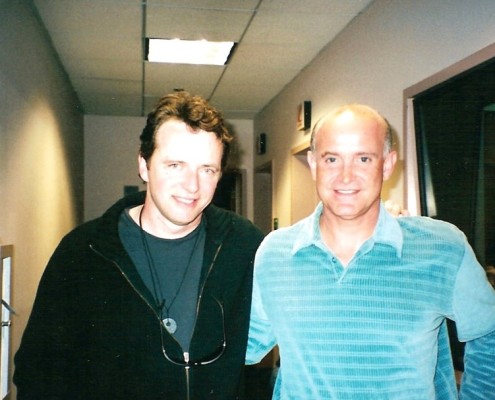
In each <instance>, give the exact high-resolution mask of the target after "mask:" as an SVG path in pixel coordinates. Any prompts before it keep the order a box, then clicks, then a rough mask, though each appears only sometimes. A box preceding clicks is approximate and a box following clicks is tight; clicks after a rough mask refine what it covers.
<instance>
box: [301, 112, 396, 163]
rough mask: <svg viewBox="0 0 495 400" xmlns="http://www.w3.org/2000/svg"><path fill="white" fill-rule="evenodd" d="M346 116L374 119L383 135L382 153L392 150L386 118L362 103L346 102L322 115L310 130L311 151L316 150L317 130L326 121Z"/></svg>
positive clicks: (326, 122) (390, 133)
mask: <svg viewBox="0 0 495 400" xmlns="http://www.w3.org/2000/svg"><path fill="white" fill-rule="evenodd" d="M347 116H349V117H350V116H354V117H359V118H362V119H365V120H371V121H375V122H376V123H377V124H378V126H379V127H380V129H381V130H382V131H383V135H384V138H385V140H384V148H383V154H384V155H386V154H388V153H389V152H390V151H391V150H392V146H393V143H392V129H391V128H390V125H389V123H388V122H387V120H386V119H385V118H384V117H382V115H381V114H380V113H379V112H378V111H376V110H375V109H373V108H371V107H369V106H367V105H364V104H347V105H344V106H340V107H338V108H337V109H335V110H333V111H331V112H330V113H328V114H326V115H324V116H323V117H322V118H321V119H320V120H319V121H318V122H317V123H316V124H315V126H314V128H313V131H312V132H311V142H310V145H311V151H313V152H314V151H315V150H316V136H317V135H318V132H319V131H320V130H321V129H322V128H324V127H325V126H326V125H327V124H328V123H331V122H333V121H335V120H336V119H339V118H346V117H347Z"/></svg>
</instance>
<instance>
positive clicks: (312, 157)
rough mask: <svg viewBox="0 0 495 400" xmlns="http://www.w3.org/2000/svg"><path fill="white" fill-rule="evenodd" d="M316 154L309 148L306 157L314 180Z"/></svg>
mask: <svg viewBox="0 0 495 400" xmlns="http://www.w3.org/2000/svg"><path fill="white" fill-rule="evenodd" d="M315 156H316V155H315V154H314V153H313V152H312V151H311V150H308V153H307V155H306V157H307V160H308V165H309V169H310V170H311V177H312V178H313V180H314V181H316V159H315Z"/></svg>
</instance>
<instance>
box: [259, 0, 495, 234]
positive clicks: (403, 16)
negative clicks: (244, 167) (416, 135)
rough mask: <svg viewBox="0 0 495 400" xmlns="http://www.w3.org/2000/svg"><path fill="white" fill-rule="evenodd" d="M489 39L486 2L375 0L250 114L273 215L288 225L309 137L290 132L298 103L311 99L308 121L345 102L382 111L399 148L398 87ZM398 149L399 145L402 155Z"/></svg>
mask: <svg viewBox="0 0 495 400" xmlns="http://www.w3.org/2000/svg"><path fill="white" fill-rule="evenodd" d="M494 40H495V2H494V1H493V0H471V1H466V0H442V1H429V0H376V1H375V2H373V3H372V4H371V6H370V7H369V8H368V9H367V10H365V11H364V12H363V13H362V14H361V15H359V16H358V17H357V18H356V19H355V20H354V21H353V22H352V24H351V25H350V26H349V27H348V28H346V29H345V30H344V31H343V32H342V33H341V34H340V35H339V36H338V37H337V39H336V40H335V41H334V42H333V43H331V44H330V45H328V46H327V47H326V48H325V49H324V50H323V51H322V52H321V53H320V54H319V55H318V57H316V59H315V60H314V61H313V62H312V63H310V65H308V66H307V67H306V69H305V70H304V71H303V72H302V73H301V74H300V75H299V76H298V77H297V78H296V79H295V80H294V81H293V82H292V83H291V84H290V85H288V86H287V87H286V88H285V89H284V90H283V91H282V92H281V93H280V94H279V95H278V96H277V97H276V98H275V99H274V100H272V102H271V103H270V104H269V105H268V106H267V107H265V109H264V110H263V111H262V112H261V113H259V114H258V115H257V117H256V118H255V123H254V127H255V129H254V134H255V135H256V134H258V133H259V132H266V133H267V135H268V143H269V144H270V145H269V146H268V148H267V153H266V154H265V155H263V156H258V155H256V156H255V167H257V166H259V165H263V164H265V163H266V162H268V161H269V160H273V166H274V168H273V179H274V187H273V190H274V202H273V216H274V217H278V218H279V224H280V226H287V225H289V224H290V223H291V204H290V203H291V202H290V200H288V199H290V198H291V191H297V190H298V188H297V187H296V186H297V185H291V176H290V175H291V174H290V171H291V168H290V166H291V162H292V161H291V159H292V155H291V149H293V148H295V147H298V146H301V145H302V144H303V143H304V142H306V141H308V140H309V134H308V133H306V134H305V133H304V132H298V131H297V130H296V117H297V105H298V104H299V103H300V102H302V101H304V100H311V101H312V108H313V123H314V121H316V120H317V119H318V118H319V117H320V116H321V115H323V113H324V112H326V111H327V110H330V109H332V108H334V107H336V106H338V105H341V104H343V103H348V102H361V103H366V104H369V105H371V106H373V107H375V108H377V109H378V110H379V111H380V112H382V113H383V114H384V115H385V116H386V117H387V118H388V120H389V121H390V122H391V124H392V125H393V127H394V128H395V129H396V130H397V133H398V136H399V146H400V147H402V145H403V132H402V123H403V104H402V102H403V91H404V89H406V88H408V87H409V86H411V85H414V84H416V83H417V82H419V81H422V80H423V79H425V78H427V77H429V76H430V75H433V74H435V73H437V72H438V71H440V70H442V69H444V68H446V67H448V66H450V65H452V64H454V63H456V62H458V61H459V60H461V59H463V58H465V57H467V56H469V55H470V54H472V53H475V52H477V51H479V50H480V49H482V48H484V47H486V46H488V45H490V44H492V43H493V42H494ZM402 156H403V152H402V149H401V158H402ZM401 178H402V177H401V176H400V174H399V175H398V176H395V177H394V186H393V187H392V188H388V189H386V191H385V192H386V193H385V194H386V196H387V198H392V199H393V200H395V201H396V202H399V203H402V204H403V203H404V200H403V190H404V188H403V185H404V184H403V180H402V179H401Z"/></svg>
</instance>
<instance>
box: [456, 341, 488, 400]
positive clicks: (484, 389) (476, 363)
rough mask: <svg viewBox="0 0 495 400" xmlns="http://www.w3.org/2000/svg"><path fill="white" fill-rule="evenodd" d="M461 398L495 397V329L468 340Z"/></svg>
mask: <svg viewBox="0 0 495 400" xmlns="http://www.w3.org/2000/svg"><path fill="white" fill-rule="evenodd" d="M460 398H461V399H463V400H473V399H480V400H493V399H495V331H493V332H491V333H489V334H488V335H485V336H482V337H480V338H478V339H474V340H470V341H468V342H466V348H465V351H464V374H463V376H462V382H461V392H460Z"/></svg>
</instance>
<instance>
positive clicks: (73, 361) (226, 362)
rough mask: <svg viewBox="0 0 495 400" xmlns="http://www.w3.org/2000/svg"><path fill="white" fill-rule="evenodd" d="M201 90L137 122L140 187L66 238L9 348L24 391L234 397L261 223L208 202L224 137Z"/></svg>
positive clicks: (172, 99)
mask: <svg viewBox="0 0 495 400" xmlns="http://www.w3.org/2000/svg"><path fill="white" fill-rule="evenodd" d="M231 139H232V137H231V135H230V134H229V132H228V131H227V128H226V126H225V123H224V120H223V118H222V115H221V114H220V113H219V112H218V111H217V110H216V109H214V108H213V107H211V106H210V105H209V104H208V103H207V102H206V101H205V100H204V99H202V98H201V97H199V96H191V95H190V94H188V93H186V92H177V93H173V94H170V95H167V96H165V97H163V98H162V99H161V100H160V101H159V102H158V104H157V106H156V108H155V109H154V110H153V111H152V112H151V113H150V114H149V115H148V118H147V123H146V126H145V128H144V130H143V132H142V134H141V147H140V151H139V157H138V168H139V174H140V176H141V178H142V179H143V180H144V181H145V182H146V184H147V190H146V192H145V193H139V194H135V195H131V196H128V197H125V198H124V199H122V200H120V201H119V202H117V203H116V204H115V205H114V206H112V207H111V208H110V209H109V210H108V211H107V212H106V213H105V214H104V215H103V216H101V217H100V218H98V219H96V220H93V221H90V222H88V223H85V224H83V225H82V226H80V227H78V228H76V229H75V230H73V231H72V232H71V233H69V234H68V235H67V236H66V237H65V238H63V240H62V241H61V243H60V245H59V246H58V248H57V249H56V250H55V252H54V254H53V256H52V257H51V259H50V261H49V263H48V266H47V268H46V270H45V272H44V274H43V277H42V279H41V282H40V286H39V289H38V293H37V296H36V300H35V304H34V307H33V310H32V313H31V316H30V319H29V322H28V325H27V328H26V330H25V332H24V335H23V338H22V343H21V346H20V349H19V351H18V352H17V354H16V356H15V366H16V369H15V374H14V383H15V384H16V385H17V389H18V399H19V400H23V399H47V400H48V399H61V400H69V399H70V400H74V399H85V400H88V399H102V400H103V399H105V400H109V399H126V400H128V399H147V400H149V399H161V400H164V399H237V398H242V394H241V393H239V392H240V382H241V376H242V368H243V363H244V356H245V351H246V340H247V330H248V322H249V307H250V299H251V289H252V265H253V259H254V254H255V251H256V249H257V247H258V245H259V243H260V242H261V240H262V236H263V235H262V233H261V231H259V230H258V229H257V228H256V227H255V226H254V225H253V224H252V223H251V222H249V221H247V220H246V219H244V218H242V217H240V216H238V215H236V214H234V213H232V212H230V211H226V210H223V209H220V208H217V207H215V206H213V205H212V204H210V203H211V201H212V198H213V195H214V192H215V189H216V186H217V183H218V181H219V179H220V177H221V174H222V170H223V168H224V167H225V165H226V160H227V155H228V152H229V146H230V142H231Z"/></svg>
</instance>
